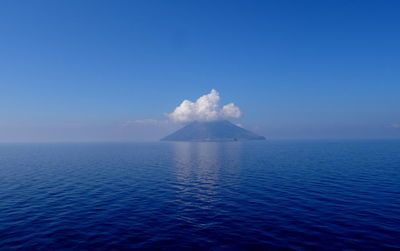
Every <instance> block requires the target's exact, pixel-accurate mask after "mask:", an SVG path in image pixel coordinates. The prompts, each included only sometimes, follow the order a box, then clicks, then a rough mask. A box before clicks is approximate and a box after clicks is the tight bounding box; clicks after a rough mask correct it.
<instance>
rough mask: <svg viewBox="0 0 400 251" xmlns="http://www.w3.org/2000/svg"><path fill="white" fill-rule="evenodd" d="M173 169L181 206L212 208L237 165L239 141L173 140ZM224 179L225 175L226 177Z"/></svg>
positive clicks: (238, 165) (237, 167)
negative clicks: (221, 178) (174, 141)
mask: <svg viewBox="0 0 400 251" xmlns="http://www.w3.org/2000/svg"><path fill="white" fill-rule="evenodd" d="M173 149H174V154H175V161H174V162H175V168H176V170H175V172H176V187H177V188H178V193H177V196H178V198H179V200H180V202H181V203H182V206H184V207H189V208H190V207H193V206H195V207H200V208H201V209H211V207H213V206H214V205H215V203H216V202H217V201H218V195H219V192H220V191H221V189H224V187H223V186H226V184H232V183H231V181H232V180H230V181H228V182H227V180H220V179H219V177H225V176H224V175H226V174H228V179H232V177H235V176H236V175H237V173H238V170H239V168H240V163H239V160H240V149H241V144H240V143H237V142H232V143H225V142H224V143H218V142H197V143H195V142H176V143H173ZM225 179H226V177H225Z"/></svg>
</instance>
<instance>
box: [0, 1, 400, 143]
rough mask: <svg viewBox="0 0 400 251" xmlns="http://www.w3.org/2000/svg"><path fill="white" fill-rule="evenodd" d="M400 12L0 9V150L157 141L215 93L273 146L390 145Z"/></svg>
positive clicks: (399, 99)
mask: <svg viewBox="0 0 400 251" xmlns="http://www.w3.org/2000/svg"><path fill="white" fill-rule="evenodd" d="M399 12H400V1H378V0H377V1H361V0H359V1H356V0H354V1H350V0H343V1H340V0H331V1H330V0H326V1H307V0H306V1H297V0H293V1H285V0H279V1H278V0H277V1H218V0H213V1H190V0H189V1H187V0H182V1H161V0H160V1H149V0H146V1H144V0H143V1H111V0H110V1H97V0H96V1H95V0H93V1H89V0H85V1H82V0H79V1H73V0H64V1H63V0H61V1H52V0H49V1H41V0H37V1H19V0H9V1H7V0H5V1H1V2H0V142H8V141H125V140H127V141H134V140H140V141H141V140H155V139H157V138H159V137H162V136H164V134H165V133H167V132H170V131H171V130H173V129H175V128H177V127H179V125H177V124H174V123H171V122H168V121H166V119H167V117H166V116H165V114H166V113H170V112H172V111H173V109H174V108H175V107H176V106H178V105H179V104H180V102H181V101H182V100H183V99H189V100H192V101H194V100H196V98H198V97H199V96H201V95H203V94H206V93H209V92H210V90H211V89H216V90H218V91H219V93H220V95H221V102H222V104H226V103H230V102H234V103H235V105H237V106H238V107H240V109H241V111H242V113H243V116H242V117H241V118H239V119H235V120H234V122H236V123H241V124H243V125H244V126H245V127H246V128H249V129H251V130H253V131H255V132H258V133H260V134H262V135H264V136H266V137H267V138H271V139H291V138H295V139H299V138H311V139H315V138H317V139H323V138H330V139H332V138H333V139H335V138H400V15H399Z"/></svg>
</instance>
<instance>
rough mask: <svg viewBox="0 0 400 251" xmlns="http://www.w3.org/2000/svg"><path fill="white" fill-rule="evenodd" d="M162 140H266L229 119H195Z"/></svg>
mask: <svg viewBox="0 0 400 251" xmlns="http://www.w3.org/2000/svg"><path fill="white" fill-rule="evenodd" d="M161 140H162V141H243V140H265V137H263V136H259V135H257V134H255V133H253V132H250V131H248V130H246V129H244V128H241V127H239V126H237V125H234V124H232V123H231V122H229V121H228V120H218V121H207V122H202V121H194V122H192V123H190V124H188V125H186V126H184V127H183V128H181V129H179V130H178V131H176V132H174V133H172V134H170V135H168V136H166V137H165V138H163V139H161Z"/></svg>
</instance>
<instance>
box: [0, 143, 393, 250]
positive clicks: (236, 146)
mask: <svg viewBox="0 0 400 251" xmlns="http://www.w3.org/2000/svg"><path fill="white" fill-rule="evenodd" d="M132 248H138V249H165V250H176V249H187V250H195V249H202V250H204V249H212V250H235V249H242V250H252V249H280V248H287V249H297V250H310V249H315V250H338V249H349V250H352V249H355V250H366V249H371V250H372V249H396V248H397V249H400V141H308V142H307V141H275V142H268V141H266V142H247V143H240V142H231V143H229V142H228V143H137V144H2V145H0V249H1V250H7V249H29V250H35V249H36V250H61V249H71V250H79V249H83V250H93V249H97V250H112V249H116V250H118V249H122V250H124V249H132Z"/></svg>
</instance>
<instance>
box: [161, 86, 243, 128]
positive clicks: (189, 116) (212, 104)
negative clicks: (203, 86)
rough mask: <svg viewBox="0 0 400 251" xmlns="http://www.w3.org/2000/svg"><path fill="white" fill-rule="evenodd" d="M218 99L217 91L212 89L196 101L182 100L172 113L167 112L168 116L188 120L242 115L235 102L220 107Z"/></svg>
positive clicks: (182, 120) (213, 119) (207, 119)
mask: <svg viewBox="0 0 400 251" xmlns="http://www.w3.org/2000/svg"><path fill="white" fill-rule="evenodd" d="M219 101H220V97H219V93H218V92H217V91H216V90H214V89H212V90H211V92H210V93H209V94H206V95H203V96H201V97H200V98H198V99H197V100H196V102H192V101H189V100H184V101H183V102H182V103H181V104H180V105H179V106H178V107H176V108H175V110H174V111H173V112H172V113H170V114H168V117H169V118H170V119H172V120H173V121H176V122H190V121H195V120H197V121H215V120H221V119H229V118H239V117H240V116H241V115H242V113H241V111H240V109H239V107H237V106H236V105H235V104H233V103H230V104H227V105H224V106H223V107H222V108H221V107H220V105H219Z"/></svg>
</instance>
